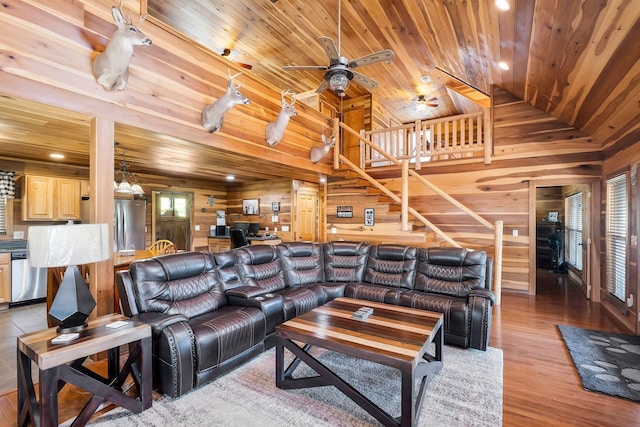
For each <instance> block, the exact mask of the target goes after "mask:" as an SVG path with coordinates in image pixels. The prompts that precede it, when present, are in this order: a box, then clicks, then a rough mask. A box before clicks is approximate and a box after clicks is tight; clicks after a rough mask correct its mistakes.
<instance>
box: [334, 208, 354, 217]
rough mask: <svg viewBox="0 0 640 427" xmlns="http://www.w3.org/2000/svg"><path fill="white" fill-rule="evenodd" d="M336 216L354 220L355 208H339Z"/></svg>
mask: <svg viewBox="0 0 640 427" xmlns="http://www.w3.org/2000/svg"><path fill="white" fill-rule="evenodd" d="M336 214H337V216H338V218H353V206H337V207H336Z"/></svg>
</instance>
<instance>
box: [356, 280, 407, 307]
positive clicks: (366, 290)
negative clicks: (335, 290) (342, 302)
mask: <svg viewBox="0 0 640 427" xmlns="http://www.w3.org/2000/svg"><path fill="white" fill-rule="evenodd" d="M401 293H402V291H401V290H400V289H393V288H389V287H388V286H382V285H370V284H368V283H347V284H346V285H345V287H344V296H345V297H349V298H356V299H363V300H367V301H375V302H383V303H385V304H395V305H398V303H399V301H400V294H401Z"/></svg>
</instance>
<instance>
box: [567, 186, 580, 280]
mask: <svg viewBox="0 0 640 427" xmlns="http://www.w3.org/2000/svg"><path fill="white" fill-rule="evenodd" d="M565 215H566V229H565V234H566V236H565V238H566V251H565V257H566V261H567V262H568V263H569V264H570V265H572V266H573V267H575V268H576V269H577V270H580V271H582V193H577V194H573V195H571V196H569V197H567V198H566V199H565Z"/></svg>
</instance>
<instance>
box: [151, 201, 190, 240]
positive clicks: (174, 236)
mask: <svg viewBox="0 0 640 427" xmlns="http://www.w3.org/2000/svg"><path fill="white" fill-rule="evenodd" d="M192 199H193V195H192V194H191V193H173V192H159V193H158V194H157V196H156V218H155V220H156V221H155V224H156V227H155V240H160V239H167V240H171V241H172V242H173V244H174V245H176V248H178V249H182V250H191V206H192Z"/></svg>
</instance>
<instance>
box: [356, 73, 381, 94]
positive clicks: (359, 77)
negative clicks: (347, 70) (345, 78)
mask: <svg viewBox="0 0 640 427" xmlns="http://www.w3.org/2000/svg"><path fill="white" fill-rule="evenodd" d="M351 72H352V73H353V81H354V82H356V83H358V84H359V85H361V86H364V87H365V88H367V89H375V88H376V86H378V82H377V81H375V80H373V79H371V78H369V77H367V76H365V75H364V74H361V73H359V72H357V71H353V70H352V71H351Z"/></svg>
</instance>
